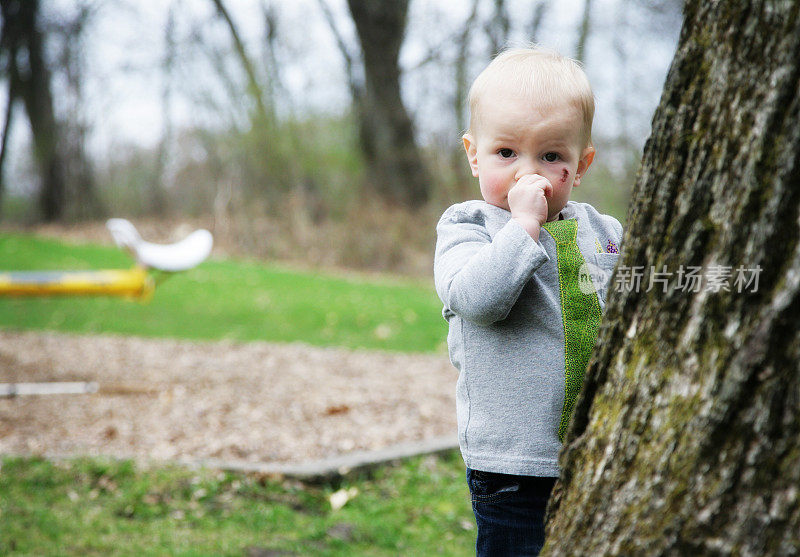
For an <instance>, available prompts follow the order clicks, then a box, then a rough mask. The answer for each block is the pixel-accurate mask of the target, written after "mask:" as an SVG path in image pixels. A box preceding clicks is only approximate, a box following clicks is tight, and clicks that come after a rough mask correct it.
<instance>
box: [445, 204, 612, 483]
mask: <svg viewBox="0 0 800 557" xmlns="http://www.w3.org/2000/svg"><path fill="white" fill-rule="evenodd" d="M561 215H562V217H563V218H565V219H569V218H575V219H577V221H578V237H577V242H578V246H579V248H580V250H581V253H582V255H583V257H584V260H585V261H586V263H587V264H589V266H590V268H591V269H592V270H593V272H592V282H593V283H594V285H595V289H596V291H597V295H598V299H599V301H600V306H601V308H602V307H604V305H605V295H606V291H607V287H608V281H609V278H610V275H611V271H612V270H613V268H614V265H615V264H616V261H617V258H618V254H617V253H608V251H612V252H613V251H615V248H616V247H617V246H619V242H620V238H621V236H622V226H621V225H620V224H619V222H618V221H617V220H616V219H614V218H613V217H610V216H608V215H601V214H600V213H598V212H597V211H596V210H595V209H594V208H593V207H592V206H591V205H588V204H585V203H575V202H572V201H570V202H569V203H568V204H567V206H566V207H565V208H564V210H563V211H562V212H561ZM436 230H437V235H438V236H437V242H436V257H435V262H434V277H435V282H436V292H437V293H438V294H439V298H441V300H442V303H443V304H444V310H443V311H442V315H443V316H444V318H445V319H446V320H447V322H448V324H449V326H450V330H449V333H448V336H447V344H448V347H449V351H450V361H451V362H452V363H453V365H454V366H455V367H456V368H457V369H458V370H459V376H458V383H457V386H456V407H457V415H458V430H459V444H460V446H461V453H462V455H463V457H464V462H465V464H466V465H467V466H468V467H469V468H473V469H477V470H484V471H487V472H498V473H504V474H519V475H529V476H558V474H559V468H558V451H559V449H560V447H561V443H560V441H559V440H558V426H559V421H560V418H561V412H562V407H563V405H564V388H565V371H564V368H565V364H564V327H563V319H562V310H561V300H560V292H559V282H558V270H557V267H556V245H555V241H554V240H553V238H552V236H550V234H549V233H548V232H547V231H546V230H544V229H542V231H541V233H540V236H539V241H538V242H537V241H534V240H533V239H532V238H531V237H530V236H529V235H528V233H527V232H526V231H525V230H524V229H523V228H522V226H521V225H520V224H519V223H518V222H517V221H515V220H514V219H512V218H511V213H509V212H508V211H506V210H504V209H500V208H498V207H495V206H493V205H489V204H488V203H485V202H483V201H467V202H465V203H459V204H457V205H453V206H452V207H450V208H449V209H447V211H445V213H444V214H443V215H442V218H441V219H440V220H439V224H438V225H437V227H436ZM601 252H602V253H601ZM592 265H593V266H594V267H592Z"/></svg>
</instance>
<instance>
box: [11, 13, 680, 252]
mask: <svg viewBox="0 0 800 557" xmlns="http://www.w3.org/2000/svg"><path fill="white" fill-rule="evenodd" d="M456 5H457V6H460V8H461V11H460V13H459V16H460V17H454V16H455V11H456V10H455V8H454V7H453V6H456ZM0 6H1V7H2V18H3V20H2V30H1V31H0V33H1V37H0V71H1V72H2V73H0V76H1V77H2V81H1V82H0V85H2V88H3V89H4V90H5V92H6V95H5V107H4V108H5V111H4V112H5V119H4V124H3V142H2V152H1V153H0V202H4V208H3V211H2V213H0V217H2V219H3V220H4V221H6V222H9V221H12V222H13V221H15V222H20V221H22V222H40V221H45V222H47V221H62V222H63V221H68V222H71V221H75V220H81V219H95V218H102V217H105V216H108V215H110V214H114V215H128V216H154V217H159V218H160V217H174V216H195V217H198V218H213V219H214V223H213V226H214V227H215V228H219V230H218V231H217V230H215V232H222V233H225V231H226V230H227V231H228V232H229V233H230V235H231V236H232V237H235V238H237V242H238V243H239V244H240V245H241V246H242V247H243V249H245V250H249V251H253V250H254V251H256V252H257V253H267V252H265V248H264V245H263V243H262V242H263V240H262V239H261V238H262V237H263V236H264V230H265V227H266V229H268V230H271V231H272V236H274V231H275V230H277V229H280V230H283V231H285V230H289V231H290V232H291V234H294V235H295V236H305V237H310V236H312V235H314V230H315V229H317V228H318V227H319V226H321V225H323V224H330V225H335V224H336V223H348V222H352V221H354V220H356V219H361V220H362V221H363V217H364V213H365V212H369V213H370V216H369V218H368V219H367V222H366V223H365V224H363V226H364V230H365V231H367V234H366V235H362V234H353V233H352V232H353V231H350V232H351V233H350V234H347V233H346V232H342V233H341V234H342V236H345V237H350V238H352V237H354V236H358V237H359V238H361V237H363V238H364V241H365V242H366V243H367V244H370V245H366V246H365V245H363V244H364V243H363V242H362V243H360V244H358V246H355V247H354V246H351V248H350V249H352V250H355V251H356V252H357V253H354V254H352V256H345V257H344V260H343V261H342V262H343V263H346V264H347V263H352V264H356V265H367V266H374V265H375V264H376V260H377V266H379V267H392V266H393V263H392V261H393V259H397V258H401V257H402V256H401V255H400V254H397V253H394V254H393V248H391V246H393V245H395V244H396V243H397V240H398V237H399V236H403V237H404V238H407V237H408V236H410V238H407V241H411V242H412V243H413V242H415V241H417V242H418V244H419V246H420V247H421V246H424V245H427V244H428V242H430V239H431V234H432V232H431V231H430V230H428V229H429V228H430V224H429V222H428V221H429V220H430V218H431V215H434V214H436V213H438V212H440V211H441V209H442V206H443V205H447V204H449V203H452V202H454V201H458V200H461V199H466V198H470V197H475V195H476V191H477V190H476V187H475V184H474V183H473V179H472V178H471V176H470V175H469V173H468V169H467V165H466V164H465V163H464V157H463V155H462V153H461V146H460V141H459V137H460V132H461V131H462V130H463V129H464V128H465V127H466V114H465V98H466V92H467V89H468V87H469V83H470V82H471V80H472V78H474V76H475V74H476V73H477V72H478V71H479V70H480V69H481V68H482V67H483V66H484V65H485V64H486V63H487V62H488V61H489V60H490V59H491V57H492V56H493V55H494V54H495V53H496V52H498V51H499V50H501V49H502V48H503V47H504V46H506V45H507V44H509V43H512V44H513V43H522V42H531V41H542V42H545V44H547V42H546V41H547V40H548V38H550V40H553V39H552V37H553V35H554V31H553V30H554V29H556V28H557V29H558V30H557V32H555V34H556V35H559V34H560V35H561V36H563V37H567V36H568V37H569V39H566V38H561V39H559V40H558V41H556V42H558V44H559V47H560V50H562V51H563V52H564V53H565V54H567V55H571V56H574V57H577V58H578V59H581V60H585V61H586V63H587V69H588V70H589V73H590V76H591V74H592V68H593V67H594V68H596V70H595V72H596V74H597V75H599V76H604V75H605V74H610V73H612V72H610V71H608V70H609V68H612V67H613V68H616V69H615V71H614V73H615V75H616V76H617V77H618V76H623V79H616V81H617V82H618V85H619V87H618V90H616V91H615V92H613V95H612V94H611V93H604V97H606V98H607V97H609V96H613V97H614V98H615V99H616V100H615V102H614V106H613V111H614V116H613V118H610V119H609V120H613V122H614V126H613V129H608V128H607V129H603V128H602V127H601V128H599V129H598V128H597V127H596V138H595V140H596V142H597V143H598V144H599V150H600V152H601V153H602V154H604V155H607V156H604V157H598V164H596V165H595V168H594V169H593V170H594V172H593V174H594V176H593V177H592V178H593V180H589V181H588V182H587V184H589V185H588V187H586V188H582V189H584V191H582V192H578V193H579V195H583V196H584V197H583V198H584V199H586V200H589V201H592V202H595V203H598V202H599V203H600V204H601V205H603V203H605V206H606V209H607V210H609V211H610V212H612V213H615V214H617V215H618V216H622V215H623V213H624V208H625V204H626V200H627V194H628V191H629V189H630V184H631V183H632V175H633V172H634V170H635V167H636V163H637V161H638V159H639V153H640V148H641V144H642V142H643V139H644V133H645V132H646V129H647V126H648V124H649V117H650V115H649V112H648V109H649V108H650V107H649V105H647V101H646V100H645V101H642V100H641V99H640V98H638V97H637V91H636V90H635V89H634V87H633V83H634V82H635V81H637V80H638V81H639V82H643V81H646V80H644V79H643V78H642V77H641V76H642V75H646V71H647V70H645V69H642V68H646V67H647V63H646V62H645V61H642V60H639V59H638V58H637V59H636V60H637V63H636V64H633V63H631V61H632V57H633V56H634V52H635V49H636V48H639V47H641V46H642V44H641V42H640V41H642V39H641V37H642V36H647V37H648V39H647V41H648V44H656V43H658V42H659V41H660V44H666V45H670V44H671V41H674V37H675V35H676V31H677V27H678V25H679V23H680V6H679V2H678V1H676V0H662V1H660V2H654V3H647V4H646V5H640V4H638V3H635V2H631V1H630V0H613V1H611V0H610V1H609V2H605V3H603V2H597V1H593V0H575V1H574V2H572V3H570V6H569V11H567V12H566V14H567V16H568V17H567V16H565V11H564V6H563V3H561V4H560V3H556V2H551V1H549V0H538V1H536V2H532V3H530V4H528V5H526V6H524V7H520V6H517V5H514V6H512V5H511V3H510V2H506V0H471V1H470V2H468V3H458V4H453V6H447V5H443V6H438V4H434V3H430V2H425V1H424V0H417V1H416V2H414V3H412V2H410V1H409V0H382V1H378V0H361V1H357V0H348V1H347V2H346V3H344V2H335V1H334V0H316V1H314V2H312V1H311V0H309V1H308V2H307V3H306V5H305V6H304V9H305V11H306V12H307V16H308V24H307V25H303V23H304V22H298V20H297V18H296V17H295V18H294V19H293V18H292V17H290V15H288V9H287V8H286V6H285V5H281V4H280V3H278V2H273V1H267V0H261V1H257V2H256V1H254V2H253V3H251V5H249V6H248V7H245V6H243V4H242V3H239V2H230V1H226V0H173V1H171V2H169V3H167V4H165V5H163V6H162V7H161V10H162V11H163V12H166V17H164V19H163V25H160V26H159V29H160V33H161V40H160V44H159V45H151V46H150V47H149V48H150V50H151V51H152V52H156V53H157V54H156V55H155V60H156V62H155V65H157V67H156V68H150V71H151V73H155V74H157V75H158V81H157V82H156V83H155V84H151V86H150V88H151V89H152V88H153V85H154V87H155V88H157V89H158V96H157V101H155V102H154V103H153V104H158V105H160V106H159V110H160V112H161V114H162V117H161V124H160V125H161V127H162V129H161V130H160V133H159V134H158V135H159V138H158V140H157V141H156V142H155V144H152V143H151V144H150V145H143V144H137V143H135V142H133V143H129V144H122V145H120V144H118V143H114V141H113V140H109V141H108V145H107V146H106V147H105V148H100V149H98V148H97V147H96V144H97V143H98V140H97V136H98V135H99V133H98V129H100V128H101V127H102V125H101V123H100V122H98V120H97V117H96V116H95V117H92V116H91V115H92V114H93V113H94V114H96V112H93V108H94V107H95V105H96V104H97V103H98V101H97V96H98V95H97V93H93V94H92V98H91V99H90V98H87V97H88V96H89V95H88V94H87V85H86V84H87V82H88V81H89V80H88V78H89V77H90V76H93V75H95V73H96V72H97V69H95V68H94V66H93V62H92V61H95V63H96V61H97V60H98V56H102V52H98V51H101V50H102V48H103V47H104V46H105V45H104V44H103V43H101V42H98V40H97V39H96V35H97V34H98V33H99V29H100V28H101V25H100V22H101V21H108V18H109V17H110V15H113V14H116V21H118V22H119V25H126V18H129V17H133V16H137V17H143V18H145V19H146V18H147V15H146V14H145V15H144V16H142V15H141V14H138V15H137V10H139V8H138V7H137V5H136V4H135V3H134V4H129V3H122V4H119V3H113V2H107V1H104V0H80V1H79V2H76V3H70V4H69V6H65V5H64V4H63V3H60V2H57V1H56V0H0ZM141 9H142V10H144V9H145V8H141ZM601 10H602V11H601ZM609 11H611V12H613V18H612V20H613V22H614V26H615V28H614V29H609V28H608V18H603V17H600V15H603V13H604V12H609ZM104 18H105V19H104ZM254 18H256V19H258V20H259V21H258V23H257V24H254V22H253V21H252V20H253V19H254ZM111 19H112V20H114V18H113V17H112V18H111ZM312 21H317V22H318V23H317V24H316V25H312V23H311V22H312ZM320 22H321V24H320ZM565 22H567V24H565ZM254 29H256V30H257V31H255V32H254V31H253V30H254ZM304 34H307V35H306V36H304V39H305V45H307V46H298V43H297V41H296V40H295V37H296V36H297V35H304ZM595 37H597V40H595V41H594V43H595V44H598V45H601V48H595V49H593V48H591V45H592V44H593V38H595ZM600 38H602V39H603V40H602V41H601V40H600ZM318 43H319V44H323V43H324V44H328V45H330V48H329V50H334V51H335V52H336V56H335V60H336V63H340V64H341V66H340V69H336V68H333V69H331V70H330V73H331V75H333V76H334V77H332V79H331V84H330V89H332V90H334V89H336V87H337V86H339V85H341V89H342V90H344V91H346V94H347V96H348V99H347V100H346V101H345V103H344V108H342V105H341V104H340V106H339V107H338V108H334V109H331V110H327V109H319V108H315V107H309V105H308V104H307V103H305V102H304V101H303V100H302V99H301V98H299V97H302V96H304V95H305V93H306V91H303V94H302V95H300V94H298V93H297V90H298V88H297V86H296V84H293V81H296V80H297V75H298V74H302V72H303V71H308V72H314V71H319V68H314V67H313V66H314V64H315V62H314V57H315V56H316V54H315V51H314V50H313V48H312V46H313V45H314V44H318ZM98 45H99V46H98ZM565 45H566V48H564V46H565ZM404 48H406V49H407V51H411V50H413V52H414V56H413V61H412V62H409V61H408V60H409V59H410V58H412V57H410V56H406V57H405V58H403V56H401V54H402V53H403V49H404ZM132 58H133V57H132ZM303 58H305V59H306V60H307V61H309V62H310V63H309V64H307V67H308V69H307V70H304V68H303V63H302V59H303ZM99 59H100V60H102V58H99ZM298 60H301V61H300V62H298ZM151 64H153V62H152V57H151ZM130 65H131V67H129V68H127V70H123V71H129V72H135V71H136V70H135V62H131V63H130ZM642 72H645V74H642ZM662 78H663V76H662V75H659V74H658V73H657V72H656V73H651V74H650V75H649V77H648V79H649V80H650V82H651V84H652V86H653V88H654V90H655V91H657V90H658V89H660V83H661V79H662ZM109 79H110V78H109ZM317 83H319V81H317ZM337 84H339V85H337ZM136 87H138V85H137V86H136ZM142 87H144V88H147V87H148V85H147V84H143V85H142ZM596 87H597V85H596ZM601 87H602V85H601ZM316 89H320V87H316ZM606 90H607V89H606ZM312 92H313V91H308V93H309V94H311V93H312ZM134 94H135V93H134ZM334 96H335V95H334ZM639 96H641V95H639ZM107 102H113V101H107ZM334 104H335V103H334ZM187 105H188V106H189V107H191V108H189V110H190V111H196V112H197V113H198V114H203V115H204V118H205V121H203V120H202V119H201V118H199V117H198V118H196V119H191V118H185V117H184V118H178V117H176V112H177V111H178V107H179V106H182V107H183V110H184V112H185V111H186V110H187V109H186V106H187ZM607 106H608V105H607ZM642 106H644V107H645V108H644V109H642V108H641V107H642ZM209 115H210V116H209ZM26 124H27V127H28V129H29V130H30V133H29V137H30V141H29V142H27V144H29V145H30V148H28V147H27V146H26V142H24V141H23V142H16V143H15V142H14V141H12V139H13V137H14V130H15V128H16V129H17V130H21V129H23V128H25V126H26ZM106 133H108V132H106ZM18 135H20V133H19V132H18ZM93 145H94V147H93ZM28 154H30V155H28ZM26 156H27V158H26ZM26 160H27V161H29V162H28V164H23V161H26ZM12 162H13V164H12ZM366 208H369V210H368V211H365V209H366ZM409 218H410V219H411V220H408V219H409ZM415 219H417V220H415ZM426 219H427V220H426ZM269 223H272V224H269ZM275 223H277V224H275ZM418 229H424V232H419V231H418ZM384 230H388V236H386V237H385V238H383V239H382V240H380V239H378V237H377V236H375V234H374V232H375V231H381V234H382V233H383V231H384ZM287 249H288V248H287ZM387 254H388V255H387ZM348 258H349V259H350V260H348Z"/></svg>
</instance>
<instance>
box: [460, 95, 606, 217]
mask: <svg viewBox="0 0 800 557" xmlns="http://www.w3.org/2000/svg"><path fill="white" fill-rule="evenodd" d="M478 120H479V121H478V123H477V125H476V126H475V128H476V129H475V130H474V135H473V134H471V133H467V134H465V135H464V137H463V140H464V148H465V149H466V151H467V157H468V159H469V164H470V167H471V168H472V175H473V176H475V177H477V178H478V180H479V182H480V188H481V194H482V195H483V199H484V200H485V201H486V202H487V203H490V204H492V205H496V206H497V207H501V208H503V209H505V210H507V211H508V210H510V209H509V206H508V192H509V190H510V189H511V188H512V187H514V185H515V184H516V183H517V180H519V179H520V178H522V177H523V176H525V175H528V174H538V175H540V176H543V177H545V178H547V179H548V180H549V181H550V184H551V185H552V186H553V195H552V196H551V197H548V198H547V209H548V211H547V220H554V219H557V218H558V214H559V212H561V209H563V208H564V206H565V205H566V204H567V201H569V196H570V193H571V191H572V188H573V187H576V186H578V185H579V184H580V181H581V178H582V176H583V174H584V173H585V172H586V169H587V168H588V167H589V165H590V164H591V162H592V158H593V157H594V149H593V148H592V147H591V146H587V145H586V139H585V137H584V134H583V121H582V117H581V114H580V111H579V110H578V109H577V108H574V107H572V106H569V105H566V104H565V105H563V106H557V107H555V108H548V109H547V110H540V109H539V108H537V106H536V105H535V103H531V102H530V101H528V100H526V99H523V98H520V97H519V96H518V95H517V96H515V95H511V94H504V93H502V92H495V93H493V94H491V95H487V98H485V99H482V100H481V103H480V114H479V119H478Z"/></svg>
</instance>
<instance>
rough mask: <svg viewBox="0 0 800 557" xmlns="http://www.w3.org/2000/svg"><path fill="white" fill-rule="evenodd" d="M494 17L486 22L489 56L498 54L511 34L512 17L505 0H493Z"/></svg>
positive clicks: (492, 56)
mask: <svg viewBox="0 0 800 557" xmlns="http://www.w3.org/2000/svg"><path fill="white" fill-rule="evenodd" d="M493 1H494V9H493V10H492V17H491V18H490V19H489V21H487V22H486V37H487V38H488V39H489V58H494V57H495V56H497V55H498V54H499V53H500V51H501V50H503V48H505V47H506V43H507V42H508V38H509V36H510V35H511V19H510V16H509V14H508V8H507V6H506V2H505V0H493Z"/></svg>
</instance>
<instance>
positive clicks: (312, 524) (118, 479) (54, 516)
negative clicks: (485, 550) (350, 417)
mask: <svg viewBox="0 0 800 557" xmlns="http://www.w3.org/2000/svg"><path fill="white" fill-rule="evenodd" d="M0 462H2V472H0V554H3V555H5V554H20V555H108V554H114V555H248V554H256V555H257V554H259V553H257V551H256V550H260V551H261V552H262V553H261V554H262V555H295V554H296V555H347V556H350V555H470V554H472V553H474V549H473V547H474V543H475V542H474V540H475V537H474V536H475V531H474V518H473V517H472V511H471V509H470V503H469V492H468V490H467V487H466V482H465V480H464V464H463V462H462V461H461V458H460V456H459V455H458V454H457V453H456V452H452V453H448V454H446V455H444V456H441V457H418V458H414V459H411V460H409V461H406V462H405V463H403V464H401V465H395V466H386V467H382V468H380V469H378V470H376V471H374V472H373V473H372V475H371V476H367V475H364V474H362V475H361V476H359V477H355V478H352V479H347V480H344V483H342V484H341V485H332V484H326V485H306V484H302V483H299V482H293V481H280V480H277V479H270V478H266V477H259V476H257V475H245V474H234V473H225V472H214V471H208V470H199V471H197V470H194V471H193V470H187V469H185V468H180V467H156V468H147V469H143V468H141V467H138V466H136V465H134V464H133V463H132V462H130V461H112V460H105V459H74V460H65V461H59V462H49V461H45V460H41V459H36V458H27V459H23V458H4V459H3V460H2V461H0ZM352 488H355V489H357V490H358V493H357V495H356V496H355V497H353V498H352V499H351V500H350V501H348V502H347V504H346V505H345V506H344V507H343V508H341V509H339V510H334V509H333V508H332V506H331V504H330V495H331V494H332V493H334V492H335V491H336V490H339V489H352ZM270 551H271V553H270Z"/></svg>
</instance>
